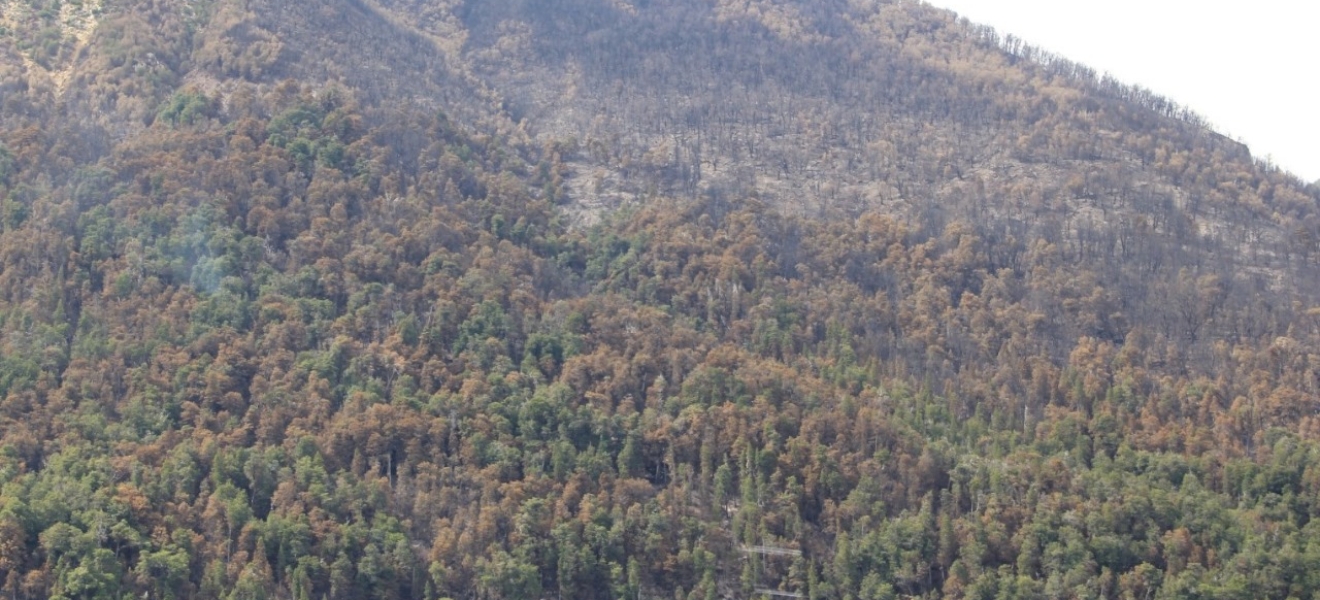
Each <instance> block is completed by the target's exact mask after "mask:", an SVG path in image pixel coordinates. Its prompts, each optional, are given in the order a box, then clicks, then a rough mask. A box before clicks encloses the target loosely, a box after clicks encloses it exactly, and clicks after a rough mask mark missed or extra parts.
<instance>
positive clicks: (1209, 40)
mask: <svg viewBox="0 0 1320 600" xmlns="http://www.w3.org/2000/svg"><path fill="white" fill-rule="evenodd" d="M927 1H928V2H930V3H932V4H934V5H936V6H941V7H944V8H949V9H952V10H954V11H955V12H957V13H958V14H960V15H962V16H965V17H967V18H968V19H970V20H972V21H975V22H977V23H984V24H987V25H991V26H993V27H994V28H995V29H996V30H998V31H999V33H1000V35H1004V34H1008V33H1012V34H1014V35H1016V36H1017V37H1020V38H1022V39H1023V40H1025V41H1026V42H1028V43H1030V44H1032V45H1034V46H1038V47H1040V48H1043V49H1045V50H1049V51H1051V52H1053V53H1055V54H1059V55H1062V56H1065V57H1067V58H1069V59H1071V60H1073V61H1075V62H1079V63H1082V64H1085V65H1087V66H1090V67H1092V68H1094V69H1095V70H1096V71H1097V72H1100V73H1104V72H1109V73H1111V74H1113V75H1114V76H1115V77H1117V78H1118V79H1119V80H1120V81H1124V82H1126V83H1135V84H1137V85H1140V86H1142V87H1145V88H1148V89H1150V90H1152V91H1154V92H1155V93H1157V94H1160V95H1161V96H1164V97H1166V98H1169V99H1171V100H1173V101H1175V102H1177V103H1179V104H1182V105H1183V106H1187V107H1189V108H1191V109H1192V110H1193V111H1195V112H1197V113H1198V114H1200V115H1201V116H1203V117H1205V118H1206V119H1207V120H1208V121H1210V122H1211V123H1212V124H1213V125H1214V127H1215V129H1217V130H1218V131H1220V132H1222V133H1224V134H1227V135H1229V136H1231V137H1234V138H1238V139H1241V140H1242V141H1244V142H1246V143H1247V145H1248V146H1250V147H1251V152H1252V155H1254V156H1257V157H1266V156H1269V157H1271V158H1272V159H1273V161H1274V163H1275V164H1276V165H1279V166H1280V167H1282V168H1284V169H1286V170H1289V171H1291V172H1293V173H1295V174H1296V175H1298V176H1299V177H1301V178H1302V179H1303V180H1304V181H1315V180H1317V179H1320V97H1318V96H1320V71H1318V70H1317V68H1316V67H1317V61H1318V60H1320V1H1317V0H1252V1H1250V2H1244V1H1242V0H1238V1H1236V2H1227V1H1223V0H1195V1H1194V0H1105V1H1103V2H1099V1H1095V0H1087V1H1082V0H927Z"/></svg>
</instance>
